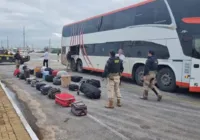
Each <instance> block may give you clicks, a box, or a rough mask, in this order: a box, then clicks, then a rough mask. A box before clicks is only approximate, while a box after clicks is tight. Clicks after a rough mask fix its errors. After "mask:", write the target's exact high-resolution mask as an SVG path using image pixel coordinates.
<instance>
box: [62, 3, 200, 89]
mask: <svg viewBox="0 0 200 140" xmlns="http://www.w3.org/2000/svg"><path fill="white" fill-rule="evenodd" d="M199 6H200V0H181V1H180V0H144V1H142V2H140V3H137V4H133V5H130V6H127V7H124V8H121V9H117V10H114V11H111V12H108V13H105V14H101V15H97V16H94V17H91V18H87V19H84V20H81V21H78V22H75V23H71V24H68V25H65V26H63V30H62V40H61V48H62V64H66V61H67V60H66V53H67V52H68V50H71V52H72V57H73V60H72V63H71V68H72V70H74V71H78V72H82V71H83V70H91V71H96V72H103V71H104V67H105V64H106V61H107V60H108V58H109V51H110V50H114V51H116V52H117V51H118V49H120V48H121V49H123V51H124V54H125V57H126V59H125V60H124V73H123V74H122V75H123V76H124V77H128V78H132V79H133V80H134V81H135V82H136V83H137V84H138V85H142V78H143V71H144V64H145V61H146V58H147V52H148V50H153V51H154V52H155V54H156V56H157V58H158V60H159V68H158V73H157V86H158V87H159V88H160V89H161V90H163V91H169V92H171V91H174V90H175V89H176V88H177V87H181V88H188V89H189V91H190V92H200V74H198V73H199V72H200V66H199V65H200V10H199V9H198V8H199Z"/></svg>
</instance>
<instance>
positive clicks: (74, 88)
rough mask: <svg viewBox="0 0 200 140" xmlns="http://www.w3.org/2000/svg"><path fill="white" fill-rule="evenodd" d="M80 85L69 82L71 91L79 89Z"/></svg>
mask: <svg viewBox="0 0 200 140" xmlns="http://www.w3.org/2000/svg"><path fill="white" fill-rule="evenodd" d="M78 89H79V86H78V85H76V84H69V90H71V91H78Z"/></svg>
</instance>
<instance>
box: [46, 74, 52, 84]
mask: <svg viewBox="0 0 200 140" xmlns="http://www.w3.org/2000/svg"><path fill="white" fill-rule="evenodd" d="M45 81H47V82H53V76H52V75H46V76H45Z"/></svg>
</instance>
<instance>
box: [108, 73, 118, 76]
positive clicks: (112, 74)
mask: <svg viewBox="0 0 200 140" xmlns="http://www.w3.org/2000/svg"><path fill="white" fill-rule="evenodd" d="M119 75H120V74H119V73H110V74H109V75H108V77H113V76H119Z"/></svg>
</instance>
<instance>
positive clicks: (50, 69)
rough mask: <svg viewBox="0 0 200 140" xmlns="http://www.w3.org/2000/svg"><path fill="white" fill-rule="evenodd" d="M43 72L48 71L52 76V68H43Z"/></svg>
mask: <svg viewBox="0 0 200 140" xmlns="http://www.w3.org/2000/svg"><path fill="white" fill-rule="evenodd" d="M44 70H45V71H49V74H50V75H52V71H53V69H52V68H45V69H44Z"/></svg>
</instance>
